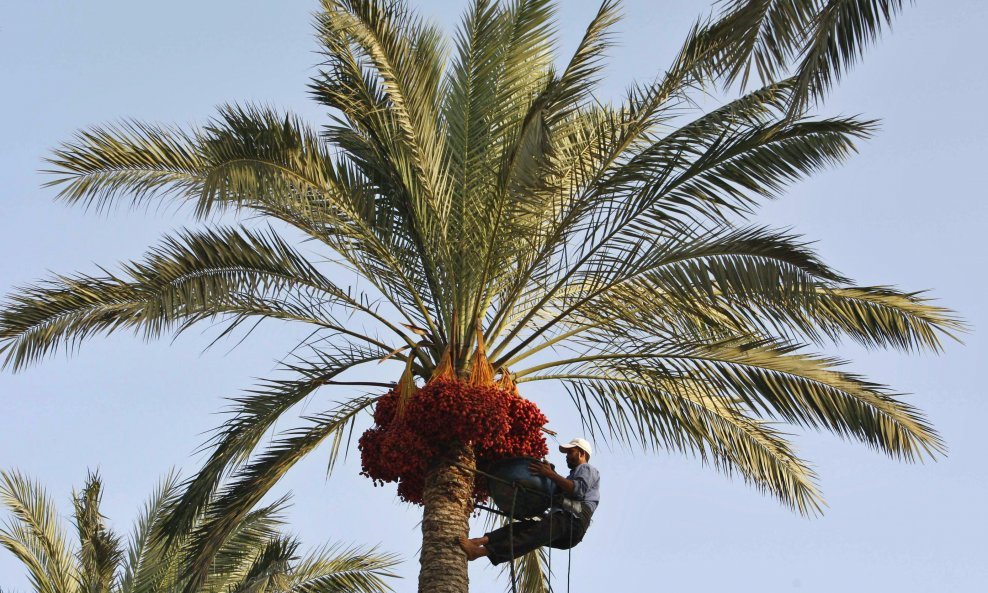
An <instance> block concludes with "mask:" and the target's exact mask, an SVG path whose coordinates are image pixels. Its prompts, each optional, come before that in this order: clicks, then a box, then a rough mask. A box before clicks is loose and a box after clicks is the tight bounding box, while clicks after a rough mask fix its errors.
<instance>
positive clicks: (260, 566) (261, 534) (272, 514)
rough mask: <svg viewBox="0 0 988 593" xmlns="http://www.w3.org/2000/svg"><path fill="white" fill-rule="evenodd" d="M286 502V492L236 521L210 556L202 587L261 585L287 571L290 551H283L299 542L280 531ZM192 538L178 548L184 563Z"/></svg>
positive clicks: (205, 589)
mask: <svg viewBox="0 0 988 593" xmlns="http://www.w3.org/2000/svg"><path fill="white" fill-rule="evenodd" d="M287 502H288V496H287V495H286V496H283V497H281V498H280V499H278V500H276V501H275V502H273V503H271V504H270V505H267V506H265V507H262V508H259V509H256V510H253V511H251V512H249V513H248V514H247V515H246V516H244V517H243V519H241V520H240V521H239V522H238V523H237V525H236V526H235V527H234V529H233V531H232V532H231V533H230V534H229V535H228V536H227V538H226V540H225V541H224V542H223V543H222V545H221V546H220V547H219V548H218V549H217V550H216V552H215V554H214V555H213V557H212V559H210V562H209V572H208V573H207V574H206V577H205V580H204V581H203V583H202V585H201V587H200V590H202V591H224V590H230V589H231V588H234V587H236V586H244V587H253V586H260V585H262V584H264V583H267V582H268V579H269V578H270V577H271V576H275V575H280V574H284V573H285V572H287V571H288V564H287V561H288V560H289V559H290V558H291V554H289V556H288V557H283V556H282V555H281V554H282V553H285V552H288V551H289V550H290V551H292V552H293V551H294V547H295V546H296V544H294V543H292V542H287V541H286V540H285V539H284V538H283V537H282V536H281V533H280V532H279V529H280V528H281V527H282V526H283V525H284V523H285V517H284V510H285V507H286V506H287ZM199 518H200V519H202V518H203V516H202V515H200V517H199ZM189 542H190V540H188V539H187V540H186V541H185V542H183V544H186V545H183V546H182V547H180V548H178V550H177V552H178V553H180V554H182V555H183V564H184V563H185V562H187V561H188V560H189V557H188V554H189V553H191V552H193V551H194V548H192V547H191V546H189V545H188V544H189ZM278 542H280V543H278ZM289 544H291V545H289ZM263 589H264V587H263V586H262V587H261V590H263Z"/></svg>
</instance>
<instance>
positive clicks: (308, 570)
mask: <svg viewBox="0 0 988 593" xmlns="http://www.w3.org/2000/svg"><path fill="white" fill-rule="evenodd" d="M398 562H399V558H398V557H397V556H396V555H394V554H388V553H383V552H380V551H378V549H377V548H376V547H373V548H366V547H359V546H342V545H340V544H336V545H332V546H328V547H325V548H322V549H320V550H317V551H315V552H313V553H311V554H307V555H306V556H304V557H303V558H302V559H301V560H299V561H298V562H297V563H295V564H294V565H293V566H292V570H291V573H290V574H289V575H288V576H289V578H288V579H287V581H286V582H285V584H284V586H283V589H282V590H284V591H291V592H292V593H385V592H386V591H391V590H392V588H391V587H390V586H389V585H388V583H387V579H391V578H396V577H397V575H396V574H395V573H394V572H393V571H392V569H393V568H394V567H395V566H396V565H397V564H398Z"/></svg>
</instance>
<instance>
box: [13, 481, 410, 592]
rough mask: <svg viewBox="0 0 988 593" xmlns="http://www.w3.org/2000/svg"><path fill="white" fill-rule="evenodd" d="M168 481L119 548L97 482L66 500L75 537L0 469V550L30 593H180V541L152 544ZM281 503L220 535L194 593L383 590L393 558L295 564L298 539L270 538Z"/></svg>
mask: <svg viewBox="0 0 988 593" xmlns="http://www.w3.org/2000/svg"><path fill="white" fill-rule="evenodd" d="M176 478H177V476H175V475H169V476H168V477H167V478H166V479H165V480H164V481H163V482H162V484H161V486H160V487H159V488H158V490H157V491H156V492H155V493H154V495H153V496H152V497H151V499H150V501H149V502H148V504H147V506H146V507H145V508H144V509H143V512H142V513H141V515H140V517H139V518H138V520H137V523H136V525H135V527H134V531H133V533H132V534H131V536H130V538H129V541H128V542H127V545H126V549H125V548H124V547H123V545H122V541H121V538H120V537H119V536H117V535H115V534H114V533H113V532H112V531H111V530H110V529H109V528H108V527H107V525H106V523H105V518H104V517H103V515H102V514H101V513H100V500H101V498H102V491H103V485H102V482H101V480H100V478H99V476H98V475H95V474H91V475H90V476H89V477H88V478H87V480H86V484H85V486H84V487H83V489H82V491H81V492H78V493H74V494H73V497H72V502H73V506H74V514H73V523H74V527H75V536H76V539H75V541H74V542H73V540H72V537H71V536H70V535H68V531H67V530H66V529H64V528H63V526H62V525H60V524H59V518H58V515H57V512H56V510H55V505H54V503H53V501H52V500H51V499H50V498H49V497H48V495H47V494H46V493H45V491H44V489H43V488H42V486H41V485H40V484H38V483H37V482H34V481H32V480H30V479H28V478H27V477H25V476H24V475H22V474H20V473H18V472H8V471H0V502H2V503H3V505H4V506H5V507H7V510H8V511H10V513H11V517H10V520H8V521H7V522H5V523H4V524H3V526H2V527H0V545H2V546H3V547H5V548H6V549H7V550H9V551H10V552H11V553H12V554H14V555H15V556H16V557H17V558H18V559H19V560H20V561H21V562H23V563H24V566H25V567H26V568H27V570H28V574H29V575H30V581H31V586H32V588H33V590H34V591H35V593H150V592H152V591H154V592H158V593H179V592H180V591H182V590H184V589H185V587H186V584H187V583H186V577H184V576H183V563H184V562H185V561H186V559H187V556H188V554H189V552H190V548H189V547H188V546H187V545H185V544H186V543H187V542H188V541H189V539H188V538H178V539H179V545H172V546H162V545H159V544H157V543H155V538H153V537H152V536H153V533H154V531H155V529H157V528H158V527H159V526H160V525H161V524H162V522H163V521H164V520H165V518H166V515H165V510H166V508H167V506H168V504H167V503H168V500H169V499H171V498H173V497H175V496H176V495H177V494H179V492H178V488H177V487H178V480H177V479H176ZM285 502H286V499H281V500H279V501H277V502H275V503H273V504H271V505H268V506H265V507H262V508H260V509H258V510H255V511H252V512H250V513H248V514H247V515H246V516H244V517H243V518H242V519H241V520H240V521H239V522H238V523H237V525H236V526H234V528H233V529H232V530H230V532H229V533H228V534H227V535H226V537H225V539H224V541H222V542H220V545H219V546H218V547H217V548H216V553H215V555H214V556H213V558H212V559H211V560H210V563H209V569H208V571H207V573H206V575H205V579H204V580H203V583H202V584H201V585H200V586H199V588H198V589H196V591H202V592H204V593H205V592H214V591H223V592H227V593H269V592H270V593H275V592H277V593H302V592H305V593H383V592H384V591H390V590H391V589H390V587H388V586H387V585H386V583H385V579H386V578H388V577H391V576H393V575H392V574H391V573H390V572H389V569H390V568H391V567H392V566H394V564H395V562H396V559H395V557H394V556H392V555H390V554H381V553H379V552H377V551H376V550H374V549H361V548H358V547H350V548H343V547H339V546H333V547H326V548H323V549H322V550H318V551H315V552H312V553H310V554H307V555H306V556H305V557H303V558H301V559H300V558H298V556H297V551H298V547H299V542H298V541H296V540H294V539H292V538H290V537H286V536H284V535H282V534H281V533H279V527H280V526H281V525H282V523H283V522H284V519H283V517H282V516H281V511H282V510H283V509H284V505H285Z"/></svg>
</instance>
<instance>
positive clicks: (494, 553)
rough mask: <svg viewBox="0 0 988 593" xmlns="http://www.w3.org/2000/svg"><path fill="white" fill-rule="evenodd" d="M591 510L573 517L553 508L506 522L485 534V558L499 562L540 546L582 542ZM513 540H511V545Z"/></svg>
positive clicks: (559, 546)
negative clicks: (512, 521)
mask: <svg viewBox="0 0 988 593" xmlns="http://www.w3.org/2000/svg"><path fill="white" fill-rule="evenodd" d="M592 514H593V513H592V512H590V511H587V510H584V511H583V513H582V514H581V516H579V517H576V516H574V515H572V514H570V513H568V512H566V511H555V512H551V513H547V514H545V515H542V517H541V518H539V519H524V520H522V521H516V522H515V523H514V524H512V525H510V526H509V525H505V526H504V527H501V528H500V529H495V530H494V531H492V532H490V533H488V534H487V538H488V540H489V541H488V542H487V544H486V545H485V546H484V547H485V548H487V559H488V560H490V561H491V564H500V563H502V562H507V561H508V560H511V558H512V555H513V556H514V557H515V558H517V557H519V556H523V555H524V554H527V553H529V552H531V551H532V550H535V549H537V548H541V547H542V546H549V547H551V548H556V549H559V550H567V549H569V548H572V547H573V546H575V545H576V544H578V543H580V542H581V541H583V536H584V534H586V532H587V528H588V527H590V516H591V515H592ZM512 540H513V541H514V543H513V544H512Z"/></svg>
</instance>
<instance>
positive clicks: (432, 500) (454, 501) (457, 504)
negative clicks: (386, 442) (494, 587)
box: [419, 445, 476, 593]
mask: <svg viewBox="0 0 988 593" xmlns="http://www.w3.org/2000/svg"><path fill="white" fill-rule="evenodd" d="M475 467H476V459H475V458H474V455H473V448H472V447H470V446H469V445H459V446H456V447H453V448H451V449H450V450H449V451H448V453H447V458H446V459H443V460H440V461H439V463H438V464H437V465H436V467H435V468H434V469H433V470H432V472H430V474H429V476H428V477H426V480H425V488H424V490H423V492H422V498H423V501H424V503H425V510H424V511H423V513H422V555H421V556H420V558H419V564H420V565H421V568H420V570H419V593H467V590H468V588H469V584H470V580H469V578H468V576H467V557H466V554H465V553H464V552H463V550H462V549H461V548H460V545H459V543H458V542H457V538H459V537H460V536H461V535H467V530H468V529H469V525H468V520H469V518H470V512H471V511H472V510H473V508H472V505H471V504H470V500H471V494H472V493H473V481H474V476H473V473H472V472H471V471H470V470H472V469H474V468H475ZM465 468H468V469H465Z"/></svg>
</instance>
